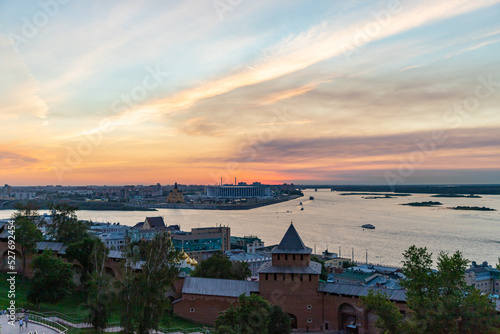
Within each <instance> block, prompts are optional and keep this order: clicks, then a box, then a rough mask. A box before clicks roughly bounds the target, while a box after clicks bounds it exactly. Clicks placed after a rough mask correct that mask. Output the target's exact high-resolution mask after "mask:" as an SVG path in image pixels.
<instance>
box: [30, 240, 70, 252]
mask: <svg viewBox="0 0 500 334" xmlns="http://www.w3.org/2000/svg"><path fill="white" fill-rule="evenodd" d="M36 249H37V250H38V251H44V250H46V249H50V250H52V251H54V252H56V253H60V254H63V253H64V250H65V249H66V247H65V246H64V244H63V243H62V242H55V241H41V242H39V243H37V245H36Z"/></svg>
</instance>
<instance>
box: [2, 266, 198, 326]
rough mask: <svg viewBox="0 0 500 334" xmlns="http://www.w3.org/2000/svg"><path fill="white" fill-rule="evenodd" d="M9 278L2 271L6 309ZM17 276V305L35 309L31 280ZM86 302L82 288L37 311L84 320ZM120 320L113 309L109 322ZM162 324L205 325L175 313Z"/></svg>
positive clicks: (5, 305)
mask: <svg viewBox="0 0 500 334" xmlns="http://www.w3.org/2000/svg"><path fill="white" fill-rule="evenodd" d="M7 278H9V275H7V274H5V273H0V310H3V309H6V308H7V307H8V306H9V303H10V299H9V298H8V296H7V295H8V292H9V282H7ZM16 278H17V279H16V297H15V300H16V307H17V308H30V309H33V307H32V306H30V305H28V302H27V299H26V296H27V294H28V289H29V287H30V284H31V282H30V281H29V280H27V279H26V280H25V281H24V282H23V283H21V276H20V275H18V276H17V277H16ZM84 302H85V293H84V292H83V291H80V290H75V291H73V292H72V293H71V294H70V295H69V296H68V297H66V298H65V299H64V300H62V301H61V302H59V303H57V304H54V305H52V304H47V303H40V307H39V309H38V310H37V312H59V313H62V314H64V315H66V316H68V317H71V318H73V319H74V320H75V321H76V322H84V321H85V318H86V317H87V315H88V311H87V310H86V309H85V307H84V306H83V303H84ZM169 318H170V319H169ZM119 321H120V315H119V313H118V311H117V310H113V312H112V313H111V317H110V319H109V322H110V323H118V322H119ZM161 326H163V327H177V328H183V329H188V328H195V327H203V326H202V325H200V324H197V323H194V322H191V321H188V320H185V319H182V318H179V317H177V316H175V315H173V316H171V317H167V316H166V317H165V320H163V321H162V322H161ZM91 332H93V331H92V330H88V329H76V328H70V330H69V331H68V333H69V334H86V333H91Z"/></svg>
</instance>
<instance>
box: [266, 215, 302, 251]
mask: <svg viewBox="0 0 500 334" xmlns="http://www.w3.org/2000/svg"><path fill="white" fill-rule="evenodd" d="M272 253H273V254H310V253H311V249H310V248H308V247H306V246H305V245H304V243H303V242H302V239H301V238H300V236H299V234H298V233H297V230H296V229H295V227H294V226H293V223H291V224H290V227H289V228H288V231H286V233H285V236H284V237H283V239H281V242H280V244H279V245H278V247H276V248H275V249H273V251H272Z"/></svg>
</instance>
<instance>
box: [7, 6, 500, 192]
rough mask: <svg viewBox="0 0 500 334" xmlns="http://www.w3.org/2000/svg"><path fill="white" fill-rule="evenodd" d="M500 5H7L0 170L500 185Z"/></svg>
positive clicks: (16, 175) (59, 179) (130, 177)
mask: <svg viewBox="0 0 500 334" xmlns="http://www.w3.org/2000/svg"><path fill="white" fill-rule="evenodd" d="M499 54H500V1H495V0H477V1H468V0H467V1H466V0H421V1H413V0H412V1H410V0H405V1H397V0H396V1H394V0H390V1H356V0H352V1H335V0H327V1H323V0H308V1H301V0H292V1H290V0H273V1H264V0H251V1H250V0H209V1H206V0H198V1H194V0H187V1H160V0H158V1H123V0H120V1H118V0H109V1H74V0H73V1H71V0H40V1H32V2H27V1H23V2H20V1H16V0H2V1H0V124H1V128H0V129H1V132H0V182H2V183H6V184H10V185H14V186H15V185H19V186H22V185H49V184H50V185H55V184H61V185H87V184H99V185H105V184H106V185H120V184H156V183H157V182H160V183H162V184H173V183H174V182H179V183H182V184H217V183H220V181H221V178H222V180H223V182H224V183H232V182H234V179H235V178H237V181H238V182H240V181H241V182H254V181H260V182H263V183H270V184H279V183H284V182H287V183H290V182H294V183H303V184H304V183H305V184H322V183H325V184H388V185H399V184H436V183H438V184H446V183H469V184H471V183H500V182H499V180H500V57H499Z"/></svg>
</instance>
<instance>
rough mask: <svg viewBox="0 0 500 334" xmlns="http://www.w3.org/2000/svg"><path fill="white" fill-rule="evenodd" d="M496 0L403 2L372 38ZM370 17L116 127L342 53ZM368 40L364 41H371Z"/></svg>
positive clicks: (276, 50) (317, 30) (127, 115)
mask: <svg viewBox="0 0 500 334" xmlns="http://www.w3.org/2000/svg"><path fill="white" fill-rule="evenodd" d="M496 2H498V1H494V0H483V1H475V2H470V1H465V0H455V1H421V2H418V3H417V2H416V3H412V4H409V3H405V4H404V8H403V11H402V13H401V14H398V15H395V16H394V17H393V20H392V22H391V23H390V24H389V25H388V26H387V27H386V28H384V29H382V30H381V32H380V34H378V35H377V36H375V37H373V38H372V39H371V41H376V40H380V39H383V38H386V37H389V36H393V35H396V34H399V33H401V32H404V31H407V30H409V29H412V28H415V27H418V26H421V25H424V24H428V23H430V22H433V21H437V20H442V19H445V18H449V17H452V16H455V15H459V14H462V13H465V12H468V11H472V10H476V9H478V8H481V7H485V6H489V5H492V4H494V3H496ZM374 21H375V19H374V18H373V17H371V16H369V17H367V18H365V19H364V20H361V21H359V22H356V23H354V24H352V25H351V26H349V27H347V28H345V29H342V30H340V31H338V30H334V29H333V26H330V25H329V24H328V23H327V22H323V23H321V24H319V25H317V26H314V27H312V28H311V29H309V30H308V31H306V32H304V33H301V34H299V35H298V36H290V37H289V38H286V39H284V40H283V41H282V42H280V43H279V44H277V45H275V46H274V47H271V48H269V49H268V50H267V51H266V53H265V56H264V57H262V58H261V59H259V60H257V61H256V62H254V63H252V64H249V65H247V66H250V65H251V66H250V68H251V69H247V70H243V71H240V72H237V73H235V74H231V75H229V76H227V77H223V78H220V79H217V80H213V81H209V82H205V83H203V84H201V85H199V86H197V87H193V88H191V89H187V90H184V91H181V92H179V93H177V94H174V95H172V96H169V97H167V98H164V99H159V100H156V101H154V102H150V103H148V104H145V105H143V106H140V107H138V108H134V109H131V110H128V111H126V112H123V113H121V114H120V115H117V116H116V117H114V123H115V125H116V126H123V125H130V124H135V123H137V122H145V121H148V120H150V119H153V118H155V117H157V116H160V115H165V114H169V113H172V112H175V111H179V110H183V109H187V108H189V107H191V106H193V105H194V104H195V103H197V102H198V101H200V100H203V99H207V98H210V97H214V96H217V95H222V94H225V93H227V92H230V91H232V90H234V89H237V88H241V87H245V86H250V85H255V84H258V83H262V82H265V81H269V80H273V79H276V78H279V77H281V76H284V75H286V74H289V73H293V72H296V71H299V70H302V69H305V68H307V67H309V66H311V65H313V64H316V63H318V62H321V61H323V60H326V59H329V58H331V57H334V56H338V55H341V54H342V53H343V52H344V51H345V48H342V47H341V46H342V45H351V47H352V48H355V47H360V45H354V44H353V39H354V37H355V35H356V33H357V32H358V31H359V28H360V27H364V26H365V25H366V24H367V23H373V22H374ZM368 42H369V41H366V42H365V43H364V44H366V43H368Z"/></svg>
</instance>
